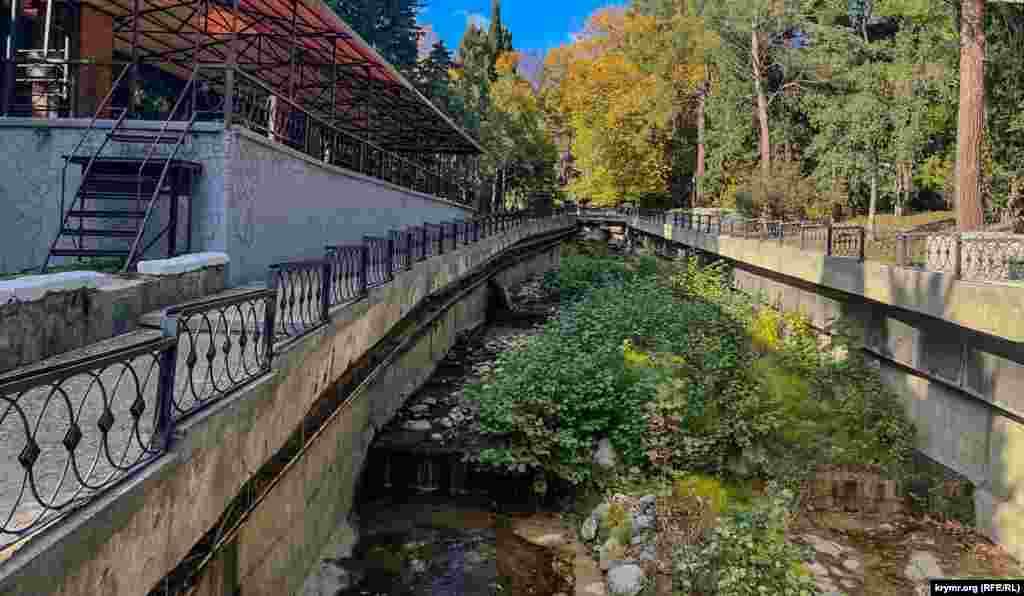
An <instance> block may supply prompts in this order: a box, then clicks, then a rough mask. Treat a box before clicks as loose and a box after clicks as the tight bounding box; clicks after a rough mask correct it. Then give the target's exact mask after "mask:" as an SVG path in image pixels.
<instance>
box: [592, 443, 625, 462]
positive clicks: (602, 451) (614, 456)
mask: <svg viewBox="0 0 1024 596" xmlns="http://www.w3.org/2000/svg"><path fill="white" fill-rule="evenodd" d="M618 461H619V454H618V453H616V452H615V448H614V447H612V442H611V441H610V440H608V439H607V438H605V439H601V440H600V441H598V442H597V450H596V451H595V452H594V463H595V464H596V465H598V466H600V467H602V468H604V469H609V468H614V467H615V464H617V463H618Z"/></svg>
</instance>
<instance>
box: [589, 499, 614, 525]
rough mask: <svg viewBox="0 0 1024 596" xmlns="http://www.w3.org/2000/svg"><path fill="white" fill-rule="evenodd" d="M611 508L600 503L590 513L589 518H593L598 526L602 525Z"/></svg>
mask: <svg viewBox="0 0 1024 596" xmlns="http://www.w3.org/2000/svg"><path fill="white" fill-rule="evenodd" d="M611 508H612V506H611V505H609V504H608V503H601V504H600V505H598V506H597V507H594V510H593V511H591V512H590V517H592V518H594V519H595V520H596V521H597V523H598V525H600V524H603V523H604V520H605V518H606V517H608V511H609V510H611Z"/></svg>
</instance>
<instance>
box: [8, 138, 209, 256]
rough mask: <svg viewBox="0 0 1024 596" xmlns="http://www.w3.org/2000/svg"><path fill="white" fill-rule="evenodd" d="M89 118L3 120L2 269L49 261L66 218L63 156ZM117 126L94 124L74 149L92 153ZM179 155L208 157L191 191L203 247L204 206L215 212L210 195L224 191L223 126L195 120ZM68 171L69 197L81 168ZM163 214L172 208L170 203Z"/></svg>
mask: <svg viewBox="0 0 1024 596" xmlns="http://www.w3.org/2000/svg"><path fill="white" fill-rule="evenodd" d="M160 124H162V123H160V122H132V123H131V126H132V127H133V128H152V127H159V126H160ZM88 126H89V120H88V119H61V120H47V119H39V118H4V119H2V120H0V274H2V273H16V272H19V271H23V270H25V269H28V268H30V267H39V266H40V265H42V264H43V260H44V259H45V258H46V251H47V250H48V249H49V248H50V243H51V242H53V239H54V237H55V236H56V234H57V229H58V227H59V225H60V213H59V212H60V192H61V171H62V169H63V168H64V160H63V158H62V156H63V155H69V154H71V152H72V151H73V150H74V148H75V145H77V144H78V142H79V141H80V140H81V139H82V136H83V134H84V133H85V131H86V130H87V128H88ZM112 126H113V122H112V121H100V122H97V123H96V130H94V131H93V132H92V133H91V134H90V135H89V137H88V139H87V140H86V142H85V144H83V145H82V147H81V148H80V149H79V150H78V152H77V153H76V155H85V156H89V155H92V153H93V151H94V150H95V149H96V148H97V147H98V146H99V144H100V143H101V142H102V141H103V139H104V137H105V135H106V132H107V130H109V129H110V128H111V127H112ZM146 149H147V147H146V146H145V145H139V144H136V145H123V144H118V143H110V144H108V146H107V148H106V149H105V150H104V153H103V155H105V156H129V155H131V156H141V155H142V154H144V152H145V151H146ZM178 157H179V158H180V159H187V160H193V161H199V162H202V164H203V168H204V173H203V176H201V177H200V179H199V181H198V183H197V187H196V188H195V189H194V193H195V194H194V198H193V201H194V203H195V207H196V210H197V213H196V216H195V220H194V221H195V223H196V227H195V228H193V232H194V233H195V234H196V236H195V237H194V238H193V242H194V243H195V244H194V246H193V248H194V249H196V250H198V249H199V246H200V245H201V244H202V237H203V235H207V236H208V235H209V234H210V232H209V230H208V229H207V228H208V227H209V226H208V224H207V220H206V218H205V217H204V216H203V215H201V214H202V213H206V212H209V207H208V203H209V201H210V199H211V197H221V196H223V189H222V188H221V186H222V180H223V175H222V173H221V172H222V170H223V163H224V137H223V126H222V125H220V124H216V123H200V124H198V125H196V133H195V134H194V135H192V137H191V138H189V139H187V140H186V142H185V143H184V144H183V145H182V147H181V149H180V150H179V153H178ZM67 173H68V176H67V181H66V194H65V199H66V200H67V201H70V200H71V199H72V198H73V197H74V195H75V191H76V190H77V189H78V185H79V182H80V180H81V179H80V176H79V174H80V168H79V167H78V166H74V165H72V166H69V167H68V169H67ZM121 207H122V208H123V205H121ZM93 208H102V207H95V206H94V207H93ZM108 208H110V207H108ZM65 209H67V204H65ZM182 213H184V212H182ZM158 214H166V210H161V211H160V212H158ZM160 223H162V222H160V221H159V217H157V218H155V221H154V222H152V223H151V226H152V227H153V228H154V229H158V227H159V226H158V225H157V224H160ZM184 234H185V230H184V228H183V227H182V228H181V243H180V244H179V246H182V247H184ZM207 239H208V238H207ZM90 240H95V239H90ZM121 244H122V245H123V241H122V242H121ZM164 246H165V245H164V243H163V242H160V243H158V245H157V246H156V247H154V248H153V249H151V251H150V253H149V254H150V255H157V256H160V255H162V254H163V253H161V252H160V251H161V250H163V249H164Z"/></svg>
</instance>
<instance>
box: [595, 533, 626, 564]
mask: <svg viewBox="0 0 1024 596" xmlns="http://www.w3.org/2000/svg"><path fill="white" fill-rule="evenodd" d="M600 556H601V569H602V570H604V571H607V570H609V569H611V568H612V567H614V566H615V565H616V564H617V563H618V562H620V561H622V559H623V557H625V556H626V547H625V546H623V545H621V544H619V542H618V541H617V540H615V539H614V538H609V539H608V540H606V541H605V543H604V544H602V545H601V551H600Z"/></svg>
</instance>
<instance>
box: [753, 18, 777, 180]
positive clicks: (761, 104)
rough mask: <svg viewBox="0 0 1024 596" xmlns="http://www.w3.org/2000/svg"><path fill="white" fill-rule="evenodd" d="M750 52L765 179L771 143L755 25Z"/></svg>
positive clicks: (759, 45) (769, 159)
mask: <svg viewBox="0 0 1024 596" xmlns="http://www.w3.org/2000/svg"><path fill="white" fill-rule="evenodd" d="M750 54H751V58H753V60H752V62H751V63H752V64H753V75H754V94H755V96H756V97H757V122H758V128H759V130H760V150H761V174H762V176H764V177H765V179H767V177H768V175H769V174H771V169H772V145H771V139H770V138H769V136H768V98H767V97H765V94H764V87H763V86H762V85H761V74H762V73H761V40H760V36H759V34H758V30H757V27H756V24H755V26H754V27H753V29H752V31H751V33H750Z"/></svg>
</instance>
